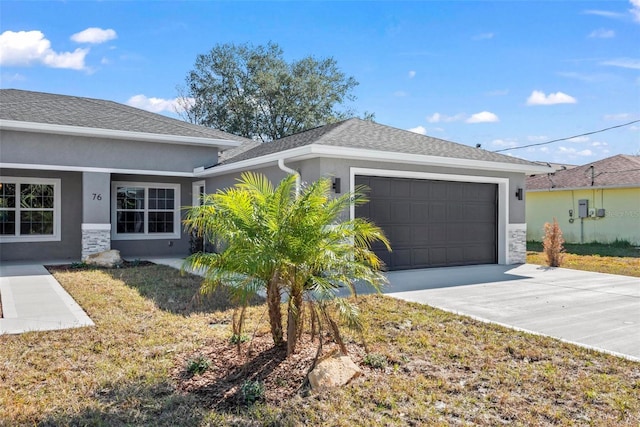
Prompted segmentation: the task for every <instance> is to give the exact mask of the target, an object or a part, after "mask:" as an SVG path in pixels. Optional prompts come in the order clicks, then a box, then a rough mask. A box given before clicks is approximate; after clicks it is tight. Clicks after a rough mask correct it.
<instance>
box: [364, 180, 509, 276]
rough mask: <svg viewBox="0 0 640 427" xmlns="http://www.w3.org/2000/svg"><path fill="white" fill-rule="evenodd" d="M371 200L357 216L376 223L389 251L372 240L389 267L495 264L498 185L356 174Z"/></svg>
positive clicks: (391, 268) (402, 268) (496, 255)
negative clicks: (389, 247) (388, 243)
mask: <svg viewBox="0 0 640 427" xmlns="http://www.w3.org/2000/svg"><path fill="white" fill-rule="evenodd" d="M355 182H356V185H362V184H364V185H366V186H367V187H369V188H370V193H369V199H370V202H369V203H367V204H365V205H363V206H358V207H356V211H355V214H356V217H362V218H368V219H370V220H372V221H373V222H375V223H376V224H377V225H378V226H380V227H381V228H382V229H383V230H384V232H385V234H386V235H387V237H388V238H389V240H390V241H391V248H392V249H393V251H392V252H391V253H389V252H388V251H387V250H386V249H385V248H384V246H382V245H380V244H376V245H375V246H374V248H373V249H374V251H375V253H376V254H377V255H378V256H379V257H380V258H381V259H382V260H383V261H384V262H385V264H387V268H388V269H389V270H405V269H411V268H426V267H445V266H458V265H476V264H496V263H497V262H498V245H497V235H498V232H497V229H498V227H497V221H498V220H497V218H498V202H497V200H498V186H497V184H483V183H471V182H451V181H432V180H422V179H405V178H387V177H377V176H356V179H355Z"/></svg>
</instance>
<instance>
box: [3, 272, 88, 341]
mask: <svg viewBox="0 0 640 427" xmlns="http://www.w3.org/2000/svg"><path fill="white" fill-rule="evenodd" d="M0 299H2V312H3V316H4V317H3V318H2V319H0V335H2V334H19V333H23V332H29V331H51V330H57V329H68V328H78V327H82V326H93V321H92V320H91V319H90V318H89V316H87V314H86V313H85V312H84V310H83V309H82V307H80V306H79V305H78V304H77V303H76V302H75V301H74V300H73V298H72V297H71V296H70V295H69V294H68V293H67V291H65V290H64V288H63V287H62V286H60V284H59V283H58V281H57V280H56V279H54V278H53V276H52V275H51V274H49V272H48V271H47V269H46V268H44V266H43V265H40V264H3V265H2V266H0Z"/></svg>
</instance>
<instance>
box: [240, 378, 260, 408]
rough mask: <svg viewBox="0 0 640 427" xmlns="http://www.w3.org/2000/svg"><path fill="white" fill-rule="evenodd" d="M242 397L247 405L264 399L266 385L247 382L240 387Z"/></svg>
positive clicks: (258, 382)
mask: <svg viewBox="0 0 640 427" xmlns="http://www.w3.org/2000/svg"><path fill="white" fill-rule="evenodd" d="M240 397H241V398H242V401H243V402H244V403H246V404H247V405H253V404H254V403H255V402H257V401H258V400H262V399H264V384H263V383H262V382H261V381H251V380H246V381H245V382H243V383H242V385H241V386H240Z"/></svg>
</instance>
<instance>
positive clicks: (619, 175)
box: [527, 154, 640, 190]
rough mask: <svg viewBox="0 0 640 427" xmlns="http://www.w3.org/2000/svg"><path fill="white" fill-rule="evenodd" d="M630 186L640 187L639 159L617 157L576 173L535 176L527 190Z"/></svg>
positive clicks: (564, 172) (620, 155)
mask: <svg viewBox="0 0 640 427" xmlns="http://www.w3.org/2000/svg"><path fill="white" fill-rule="evenodd" d="M592 166H593V170H592V169H591V167H592ZM592 178H593V184H592ZM628 185H637V186H640V157H639V156H626V155H623V154H618V155H617V156H613V157H608V158H606V159H602V160H599V161H597V162H593V163H587V164H586V165H582V166H577V167H575V168H573V169H567V170H559V171H556V172H555V173H553V174H551V175H546V174H544V175H534V176H530V177H528V178H527V190H549V189H552V188H554V189H560V188H592V187H615V186H628Z"/></svg>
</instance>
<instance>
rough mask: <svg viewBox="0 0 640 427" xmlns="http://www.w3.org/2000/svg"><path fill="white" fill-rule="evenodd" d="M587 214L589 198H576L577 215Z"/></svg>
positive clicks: (585, 215) (580, 216)
mask: <svg viewBox="0 0 640 427" xmlns="http://www.w3.org/2000/svg"><path fill="white" fill-rule="evenodd" d="M588 216H589V200H588V199H580V200H578V217H579V218H586V217H588Z"/></svg>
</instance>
